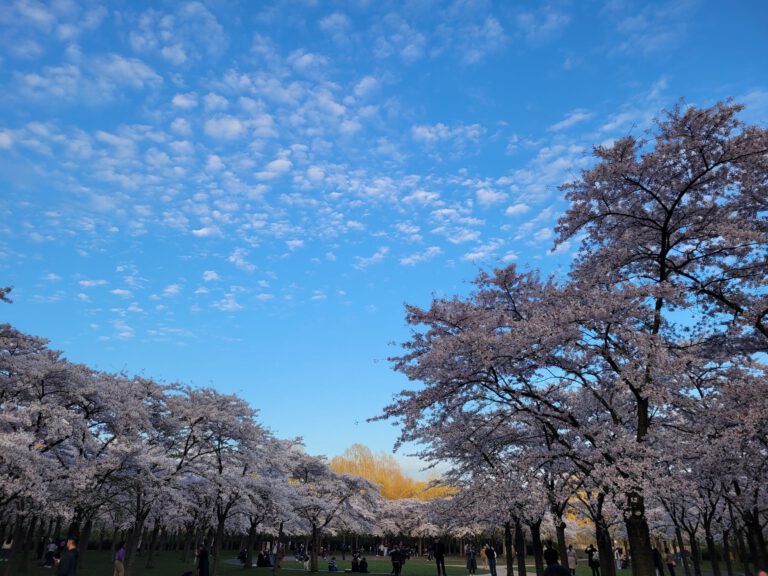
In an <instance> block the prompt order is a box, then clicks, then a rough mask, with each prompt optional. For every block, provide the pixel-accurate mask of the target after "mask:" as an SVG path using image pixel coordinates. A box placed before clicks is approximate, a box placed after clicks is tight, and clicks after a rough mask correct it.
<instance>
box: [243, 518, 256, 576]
mask: <svg viewBox="0 0 768 576" xmlns="http://www.w3.org/2000/svg"><path fill="white" fill-rule="evenodd" d="M257 526H258V523H257V522H254V521H253V520H251V525H250V526H249V527H248V537H247V539H246V544H245V550H246V552H245V565H244V566H243V568H252V567H253V547H254V546H255V545H256V527H257Z"/></svg>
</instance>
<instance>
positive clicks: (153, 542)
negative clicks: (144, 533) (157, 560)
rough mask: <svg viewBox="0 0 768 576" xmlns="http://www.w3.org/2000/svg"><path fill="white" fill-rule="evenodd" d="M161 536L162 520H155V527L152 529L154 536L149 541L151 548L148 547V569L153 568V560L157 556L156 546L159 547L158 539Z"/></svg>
mask: <svg viewBox="0 0 768 576" xmlns="http://www.w3.org/2000/svg"><path fill="white" fill-rule="evenodd" d="M159 534H160V518H155V526H154V528H152V536H151V538H150V539H149V546H147V563H146V564H145V567H146V568H152V567H153V560H154V556H155V546H157V537H158V535H159Z"/></svg>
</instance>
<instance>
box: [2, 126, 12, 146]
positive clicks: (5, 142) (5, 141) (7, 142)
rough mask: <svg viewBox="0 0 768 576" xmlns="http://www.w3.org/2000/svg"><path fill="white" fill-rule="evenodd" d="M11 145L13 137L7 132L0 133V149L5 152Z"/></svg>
mask: <svg viewBox="0 0 768 576" xmlns="http://www.w3.org/2000/svg"><path fill="white" fill-rule="evenodd" d="M12 144H13V137H12V136H11V133H10V132H9V131H8V130H2V131H0V149H3V150H7V149H8V148H10V147H11V145H12Z"/></svg>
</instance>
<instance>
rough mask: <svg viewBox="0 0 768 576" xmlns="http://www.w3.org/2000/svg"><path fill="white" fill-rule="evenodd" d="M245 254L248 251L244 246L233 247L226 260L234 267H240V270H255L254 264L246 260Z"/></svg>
mask: <svg viewBox="0 0 768 576" xmlns="http://www.w3.org/2000/svg"><path fill="white" fill-rule="evenodd" d="M247 255H248V252H247V251H246V250H245V249H244V248H235V250H234V251H233V252H232V254H230V255H229V257H228V258H227V260H229V261H230V262H231V263H232V264H234V265H235V266H236V267H238V268H240V270H245V271H246V272H253V271H254V270H256V266H255V265H254V264H251V263H250V262H248V260H246V256H247Z"/></svg>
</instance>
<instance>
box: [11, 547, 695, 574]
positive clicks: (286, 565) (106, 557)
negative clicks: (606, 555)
mask: <svg viewBox="0 0 768 576" xmlns="http://www.w3.org/2000/svg"><path fill="white" fill-rule="evenodd" d="M235 556H236V554H235V553H234V552H231V551H229V552H224V554H223V563H222V565H221V566H220V568H219V576H225V575H229V574H242V573H243V572H244V569H243V567H242V566H241V565H240V563H239V562H238V561H237V559H236V558H235ZM179 557H180V556H179V553H177V552H165V553H161V554H158V555H157V556H156V557H155V561H154V566H153V568H146V567H145V565H146V562H147V560H146V558H145V557H139V558H137V559H136V563H135V567H134V570H133V575H132V576H181V575H182V574H184V573H185V572H187V571H189V570H193V569H194V566H193V565H192V563H191V562H190V563H184V562H181V561H180V560H179ZM366 559H367V560H368V569H369V572H370V573H371V574H379V575H384V576H389V574H390V573H391V571H392V563H391V562H390V561H389V560H388V559H387V560H381V559H376V558H375V557H366ZM500 560H501V562H499V564H500V565H502V566H503V565H504V559H503V558H501V559H500ZM528 560H529V561H532V560H533V559H532V558H529V559H528ZM85 562H86V565H85V566H84V567H82V568H81V569H80V570H78V576H111V575H112V562H111V556H110V553H109V552H97V551H93V550H91V551H89V552H88V555H87V557H86V558H85ZM318 562H319V566H318V568H319V573H320V574H328V563H327V561H324V560H322V559H321V560H319V561H318ZM445 564H446V570H447V572H448V576H467V569H466V567H465V564H464V558H463V557H458V556H456V557H448V558H446V561H445ZM336 565H337V566H338V567H339V570H340V574H343V571H344V570H345V569H349V568H350V567H351V563H350V560H349V559H347V560H341V556H336ZM5 568H6V564H5V563H4V562H3V563H0V575H2V574H3V573H4V570H5ZM703 568H704V571H705V573H706V572H707V571H708V569H709V566H708V565H706V564H705V566H703ZM535 571H536V570H535V568H534V567H533V566H532V565H529V566H528V573H529V574H532V573H535ZM247 572H248V573H250V574H254V575H257V576H271V574H272V569H271V568H251V569H249V570H247ZM277 572H278V574H279V575H280V576H299V575H300V574H301V573H303V572H304V567H303V565H302V563H301V562H296V561H294V560H289V559H286V560H285V561H284V562H283V568H282V569H281V570H278V571H277ZM52 573H55V571H54V570H51V569H50V568H44V567H42V566H37V565H36V564H35V563H34V562H31V563H30V570H29V571H28V572H20V571H19V570H18V569H17V567H16V566H13V565H12V566H11V571H10V574H11V576H16V575H20V574H25V575H28V576H51V574H52ZM515 573H516V574H517V564H515ZM435 574H436V572H435V563H434V562H430V561H428V560H426V559H425V558H412V559H410V560H408V561H407V562H406V563H405V566H404V568H403V576H435ZM477 574H478V576H482V575H487V574H488V571H487V569H485V570H484V569H483V567H482V565H478V570H477ZM678 574H679V575H683V574H684V572H683V570H682V566H680V567H679V569H678ZM619 575H620V576H630V575H631V571H630V570H621V571H620V572H619ZM576 576H591V571H590V569H589V568H588V567H587V565H586V562H581V563H580V565H579V566H578V567H577V569H576Z"/></svg>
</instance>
